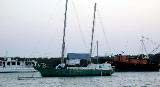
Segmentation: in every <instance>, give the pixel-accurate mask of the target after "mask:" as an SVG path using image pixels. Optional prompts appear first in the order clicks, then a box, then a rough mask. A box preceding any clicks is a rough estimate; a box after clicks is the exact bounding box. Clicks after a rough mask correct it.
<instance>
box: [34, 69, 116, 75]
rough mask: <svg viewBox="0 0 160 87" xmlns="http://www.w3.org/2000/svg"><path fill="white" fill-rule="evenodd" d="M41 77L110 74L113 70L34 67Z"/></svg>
mask: <svg viewBox="0 0 160 87" xmlns="http://www.w3.org/2000/svg"><path fill="white" fill-rule="evenodd" d="M36 69H37V70H38V71H39V72H40V73H41V76H42V77H73V76H110V75H112V74H113V70H97V69H53V68H40V67H38V68H36Z"/></svg>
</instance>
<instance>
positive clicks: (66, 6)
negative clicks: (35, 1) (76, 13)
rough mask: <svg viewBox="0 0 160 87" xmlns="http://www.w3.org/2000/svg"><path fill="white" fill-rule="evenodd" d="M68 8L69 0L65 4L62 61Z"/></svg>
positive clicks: (63, 49)
mask: <svg viewBox="0 0 160 87" xmlns="http://www.w3.org/2000/svg"><path fill="white" fill-rule="evenodd" d="M67 8H68V0H66V4H65V13H64V17H65V18H64V27H63V43H62V54H61V63H64V52H65V36H66V20H67Z"/></svg>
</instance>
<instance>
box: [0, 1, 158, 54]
mask: <svg viewBox="0 0 160 87" xmlns="http://www.w3.org/2000/svg"><path fill="white" fill-rule="evenodd" d="M95 2H97V12H96V25H95V36H94V37H95V38H94V53H95V52H96V50H95V41H97V40H98V41H99V54H100V55H110V54H112V53H113V54H118V53H121V52H122V51H124V54H140V53H142V52H143V51H142V47H141V43H140V39H141V36H142V35H144V36H145V37H146V38H149V40H145V44H146V49H147V52H148V53H149V52H151V51H152V50H153V49H154V48H155V47H156V46H157V45H158V44H160V39H159V37H160V5H159V3H160V0H69V3H68V14H67V29H66V30H67V32H66V53H69V52H80V53H88V52H89V49H90V40H91V28H92V20H93V7H94V3H95ZM64 7H65V0H0V56H5V55H7V56H21V57H40V56H43V57H46V56H49V57H58V56H60V53H61V44H62V30H63V20H64V9H65V8H64ZM159 51H160V50H158V51H156V52H159ZM156 52H154V53H156Z"/></svg>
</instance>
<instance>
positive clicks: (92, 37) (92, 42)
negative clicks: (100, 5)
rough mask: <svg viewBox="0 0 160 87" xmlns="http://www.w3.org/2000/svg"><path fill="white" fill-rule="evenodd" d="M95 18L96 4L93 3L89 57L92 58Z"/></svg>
mask: <svg viewBox="0 0 160 87" xmlns="http://www.w3.org/2000/svg"><path fill="white" fill-rule="evenodd" d="M95 18H96V3H95V5H94V16H93V27H92V37H91V48H90V57H92V49H93V36H94V26H95ZM90 62H91V58H90Z"/></svg>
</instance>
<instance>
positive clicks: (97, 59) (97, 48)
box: [97, 40, 99, 64]
mask: <svg viewBox="0 0 160 87" xmlns="http://www.w3.org/2000/svg"><path fill="white" fill-rule="evenodd" d="M98 56H99V54H98V40H97V64H98Z"/></svg>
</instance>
